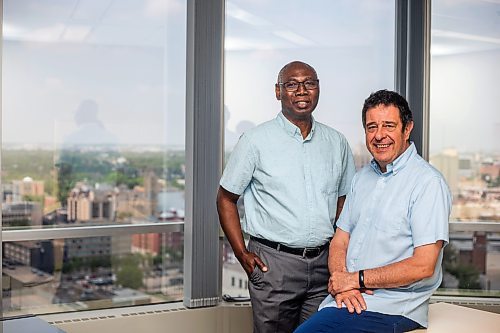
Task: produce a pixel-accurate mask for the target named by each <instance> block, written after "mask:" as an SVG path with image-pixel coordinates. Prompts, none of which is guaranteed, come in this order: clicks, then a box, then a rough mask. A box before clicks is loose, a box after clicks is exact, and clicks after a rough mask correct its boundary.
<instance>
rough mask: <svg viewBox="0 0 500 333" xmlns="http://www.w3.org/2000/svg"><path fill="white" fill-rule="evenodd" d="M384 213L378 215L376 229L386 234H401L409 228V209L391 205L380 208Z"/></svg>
mask: <svg viewBox="0 0 500 333" xmlns="http://www.w3.org/2000/svg"><path fill="white" fill-rule="evenodd" d="M379 209H380V211H381V212H382V213H381V214H377V215H376V220H375V228H376V229H377V230H380V231H382V232H384V233H386V234H390V235H396V234H400V233H401V232H402V231H403V230H404V229H406V227H407V226H408V207H407V206H404V205H400V204H394V203H392V204H390V205H387V206H385V207H384V206H382V207H380V208H379Z"/></svg>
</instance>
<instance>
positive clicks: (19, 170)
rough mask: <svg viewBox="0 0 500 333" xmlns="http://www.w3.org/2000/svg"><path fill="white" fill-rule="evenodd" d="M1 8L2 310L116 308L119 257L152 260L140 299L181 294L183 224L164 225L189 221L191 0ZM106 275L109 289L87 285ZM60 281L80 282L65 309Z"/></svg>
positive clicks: (71, 285) (31, 2) (136, 287)
mask: <svg viewBox="0 0 500 333" xmlns="http://www.w3.org/2000/svg"><path fill="white" fill-rule="evenodd" d="M3 14H4V16H3V48H2V69H3V70H2V89H3V91H2V102H3V105H2V143H1V144H2V146H1V149H2V227H3V230H4V231H5V232H4V245H5V246H6V248H8V249H9V251H4V253H3V258H2V260H3V264H4V268H5V267H7V268H6V269H4V270H3V274H4V279H7V280H8V281H9V283H8V284H7V285H6V284H4V298H3V302H4V308H3V309H4V316H6V317H9V316H11V315H15V314H22V313H44V312H52V311H66V310H78V309H79V308H78V307H77V306H75V304H74V302H77V301H78V300H79V301H81V300H82V299H78V297H77V296H80V295H84V294H85V295H86V293H89V295H86V296H85V295H84V298H85V299H88V300H102V302H94V303H93V304H92V305H88V306H89V307H93V308H95V307H108V306H115V305H116V304H115V303H109V302H108V301H109V299H111V298H113V297H114V296H113V297H111V296H110V295H111V294H112V293H115V295H118V293H116V292H115V288H117V287H118V286H119V285H122V284H121V283H118V282H117V281H118V280H117V277H116V274H117V273H118V271H120V269H117V270H116V269H115V267H114V264H113V262H115V261H116V260H118V261H122V260H125V261H127V260H129V259H127V258H131V259H130V260H132V261H133V262H134V263H135V262H136V261H137V260H138V261H137V262H143V261H144V260H146V261H147V262H148V263H147V264H142V263H140V264H139V267H142V266H143V265H144V267H146V266H147V265H149V266H148V267H150V268H151V271H150V272H147V271H142V273H141V274H143V275H142V278H141V279H142V281H141V283H135V282H134V284H133V286H132V287H130V293H132V292H137V293H142V294H147V295H148V296H147V297H146V296H145V297H144V298H143V299H141V300H138V301H137V302H140V303H156V302H158V301H165V300H179V299H181V298H182V290H181V289H182V288H181V287H179V286H181V285H182V257H183V252H182V243H183V234H182V233H180V232H179V230H176V231H175V232H173V231H172V232H170V231H169V230H170V229H169V226H168V225H170V224H171V225H172V226H174V225H178V224H179V223H182V221H183V219H184V171H185V156H184V155H185V152H184V137H185V135H184V127H185V120H184V118H185V111H184V110H185V86H186V85H185V77H186V74H185V67H186V66H185V58H186V55H185V50H186V1H184V0H166V1H145V0H131V1H126V2H125V1H118V2H106V1H104V2H102V1H98V0H95V1H84V2H64V1H62V2H61V1H59V2H53V1H35V0H27V1H14V0H6V1H3ZM161 225H164V226H165V227H163V228H164V229H161V228H159V227H158V226H161ZM96 226H98V227H105V226H118V227H119V228H118V229H105V230H108V231H106V232H104V233H100V232H96V231H95V230H92V229H94V227H96ZM144 226H146V227H144ZM148 226H149V227H148ZM26 227H30V228H33V230H34V233H33V234H31V235H29V236H27V238H30V239H20V240H19V237H18V236H16V235H17V234H15V232H17V231H21V230H22V229H23V228H26ZM49 227H50V228H49ZM68 228H70V229H71V230H75V233H76V234H72V235H71V237H68V238H64V237H63V238H61V237H58V232H59V231H63V230H64V229H68ZM83 228H88V229H89V231H88V232H87V231H85V230H83V231H82V229H83ZM148 228H150V229H148ZM44 229H50V230H52V231H53V232H52V231H51V232H52V233H51V234H50V239H48V238H46V239H44V238H43V237H44V236H43V235H44V234H43V232H44V231H45V230H44ZM113 230H118V232H119V233H120V235H123V233H125V234H127V233H128V235H125V236H114V234H115V231H113ZM166 231H168V232H166ZM9 232H11V234H9ZM37 232H41V233H37ZM9 235H10V236H9ZM33 235H37V236H36V237H38V239H36V240H32V239H31V238H33V237H34V236H33ZM112 235H113V236H112ZM9 237H11V238H9ZM21 238H22V237H21ZM9 239H15V240H12V241H9ZM52 239H53V240H52ZM123 239H126V241H122V240H123ZM75 241H76V242H75ZM33 242H34V243H33ZM73 243H74V244H73ZM179 246H180V248H179ZM15 251H18V253H22V255H15V253H16V252H15ZM151 260H152V261H153V262H154V264H151V265H150V262H151ZM156 267H162V269H165V270H164V271H165V272H166V273H165V275H161V276H160V275H158V274H157V273H155V269H156ZM9 268H12V269H9ZM24 270H26V272H27V278H35V279H38V280H37V281H38V282H37V283H36V286H37V287H34V286H33V287H31V286H30V285H29V283H25V282H26V281H24V280H23V278H21V277H19V275H18V273H19V272H20V271H24ZM175 270H177V271H178V272H177V273H175V274H171V273H172V272H173V271H175ZM66 271H71V274H70V275H68V274H67V272H66ZM115 271H116V272H115ZM99 272H100V273H99ZM101 273H102V274H101ZM134 274H135V273H134ZM148 274H150V275H148ZM155 274H156V275H155ZM42 275H43V277H44V278H45V280H43V279H42V280H40V279H39V278H38V277H40V278H41V276H42ZM73 275H84V276H86V275H89V276H90V277H89V278H85V279H79V278H78V279H76V280H75V278H74V277H73ZM92 275H95V276H94V277H92ZM137 276H138V275H137ZM18 277H19V278H18ZM101 278H102V279H107V278H110V279H111V282H113V283H112V284H111V285H108V286H106V288H104V287H103V288H101V289H103V290H106V293H108V292H109V294H106V293H103V295H104V294H106V295H108V296H109V297H108V296H106V297H104V296H103V297H101V296H102V295H101V294H99V293H98V294H99V295H101V296H99V297H97V298H96V297H95V294H96V293H95V292H96V290H94V289H96V288H97V289H99V288H100V286H99V283H98V284H96V285H95V286H97V287H96V288H93V287H95V286H92V283H91V282H90V281H91V280H92V279H101ZM138 280H140V279H138ZM81 281H84V282H82V284H83V286H82V287H81V288H80V289H81V290H80V289H78V284H79V283H80V282H81ZM85 285H88V286H85ZM150 285H151V286H150ZM173 285H175V290H176V291H175V292H170V291H169V288H170V286H173ZM57 286H63V287H64V288H66V289H65V290H67V292H68V294H72V295H73V294H74V295H73V296H74V297H73V296H72V298H71V299H69V300H68V301H64V302H63V303H64V306H63V307H59V308H57V307H56V306H55V305H56V304H62V303H60V302H59V301H58V299H59V300H60V298H59V297H58V296H57V295H56V294H57V291H56V289H57V288H58V287H57ZM38 287H39V288H38ZM54 288H56V289H54ZM89 288H90V289H93V290H94V291H93V292H92V293H91V292H90V289H89ZM179 288H180V289H179ZM40 290H42V291H43V292H46V294H43V293H42V292H39V291H40ZM90 294H92V295H90ZM26 295H32V296H33V298H25V296H26ZM40 295H46V296H47V297H46V298H43V299H41V298H40V297H41V296H40ZM151 295H154V296H151ZM122 296H124V297H125V298H122V300H125V302H127V301H126V299H127V297H128V296H127V295H126V294H124V295H122ZM129 296H130V295H129ZM117 297H118V296H117ZM31 300H36V301H33V302H31ZM104 300H106V301H104ZM134 302H135V301H134ZM137 302H136V303H135V304H138V303H137ZM68 304H69V305H68ZM96 304H99V305H96ZM38 305H39V306H38ZM85 306H87V305H85ZM85 306H84V307H85ZM33 307H35V308H33ZM58 309H59V310H58Z"/></svg>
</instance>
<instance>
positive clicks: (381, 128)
mask: <svg viewBox="0 0 500 333" xmlns="http://www.w3.org/2000/svg"><path fill="white" fill-rule="evenodd" d="M386 134H387V133H386V130H385V128H384V126H378V127H377V131H376V132H375V140H377V141H380V140H382V139H383V138H385V136H386Z"/></svg>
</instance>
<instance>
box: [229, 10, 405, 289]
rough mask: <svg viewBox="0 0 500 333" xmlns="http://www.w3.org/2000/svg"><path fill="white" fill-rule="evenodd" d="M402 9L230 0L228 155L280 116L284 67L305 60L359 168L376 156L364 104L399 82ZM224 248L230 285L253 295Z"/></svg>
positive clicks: (322, 114)
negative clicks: (368, 142) (397, 33)
mask: <svg viewBox="0 0 500 333" xmlns="http://www.w3.org/2000/svg"><path fill="white" fill-rule="evenodd" d="M394 14H395V3H394V1H392V0H376V1H373V0H363V1H355V2H353V1H331V0H322V1H299V0H297V1H282V0H280V1H250V0H232V1H227V2H226V39H225V48H226V49H225V76H226V77H225V101H224V103H225V110H224V111H225V151H226V156H227V155H228V154H229V153H230V152H231V150H232V148H233V147H234V145H235V144H236V142H237V141H238V138H239V136H240V135H241V134H242V133H243V132H244V131H245V130H248V129H250V128H252V127H253V126H255V125H257V124H260V123H263V122H265V121H267V120H270V119H273V118H274V117H276V115H277V114H278V112H279V111H280V107H281V105H280V103H279V101H277V100H276V97H275V93H274V84H275V83H276V80H277V75H278V72H279V71H280V69H281V68H282V67H283V66H284V65H285V64H287V63H289V62H291V61H294V60H301V61H304V62H306V63H309V64H310V65H312V66H313V67H314V68H315V69H316V71H317V73H318V77H319V79H320V86H321V93H320V99H319V104H318V107H317V108H316V110H315V111H314V117H315V119H317V120H319V121H320V122H322V123H325V124H327V125H329V126H332V127H334V128H335V129H337V130H339V131H341V132H342V133H344V135H345V136H346V137H347V139H348V141H349V143H350V145H351V148H352V150H353V153H354V157H355V162H356V166H357V167H358V168H360V167H361V166H363V165H365V164H366V163H368V162H369V161H370V159H371V158H370V155H369V153H368V151H367V150H366V148H365V143H364V132H363V126H362V123H361V109H362V106H363V101H364V99H365V98H366V97H368V95H369V94H370V93H371V92H374V91H376V90H379V89H382V88H386V89H393V88H394V39H395V38H394V26H395V21H394ZM224 249H225V251H224V254H225V255H224V272H223V275H224V282H223V290H224V292H225V293H227V294H230V295H232V296H239V295H248V292H247V291H246V289H245V286H246V283H245V280H246V274H245V273H244V272H243V270H242V269H241V268H240V266H239V263H238V262H237V261H236V260H235V258H234V254H232V252H231V249H230V246H229V244H228V243H227V242H226V243H225V244H224ZM240 277H241V278H242V279H243V280H242V286H243V288H239V285H240V283H239V279H240ZM233 278H234V281H233ZM233 282H234V283H233Z"/></svg>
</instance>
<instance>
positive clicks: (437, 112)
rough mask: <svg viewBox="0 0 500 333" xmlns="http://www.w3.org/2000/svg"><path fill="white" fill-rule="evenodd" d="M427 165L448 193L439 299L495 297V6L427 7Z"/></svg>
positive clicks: (498, 184) (499, 283)
mask: <svg viewBox="0 0 500 333" xmlns="http://www.w3.org/2000/svg"><path fill="white" fill-rule="evenodd" d="M432 6H433V7H432V44H431V56H432V60H431V82H430V87H431V91H430V162H431V163H432V164H433V165H434V166H435V167H437V168H438V169H439V170H440V171H441V172H442V174H443V175H444V177H445V178H446V180H447V182H448V184H449V186H450V189H451V191H452V193H453V208H452V213H451V219H450V220H451V223H450V244H449V246H447V247H446V248H445V257H444V260H443V265H444V270H445V274H444V279H443V285H442V287H443V288H442V290H440V292H441V293H445V294H459V295H474V296H498V295H500V275H499V270H498V263H499V262H500V247H499V246H498V238H499V236H500V229H499V226H500V140H499V133H500V115H499V113H498V112H497V110H498V105H499V104H500V98H499V97H498V93H497V90H498V89H497V88H498V77H499V75H500V62H499V61H498V60H499V59H500V25H499V16H498V13H500V4H499V3H497V2H494V1H466V2H450V1H443V0H435V1H433V2H432Z"/></svg>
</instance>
